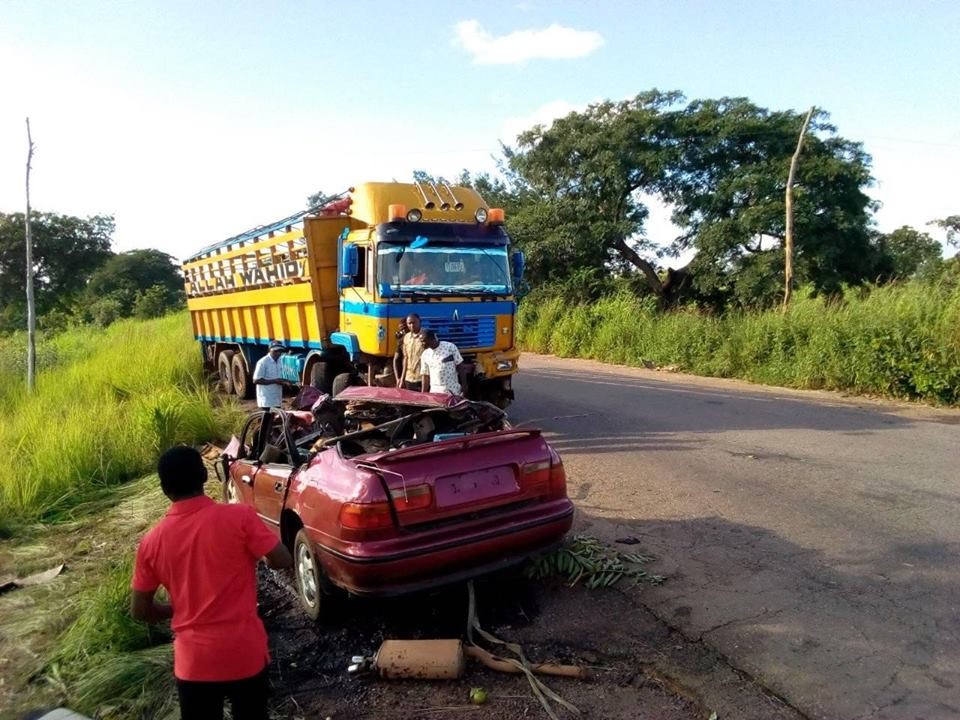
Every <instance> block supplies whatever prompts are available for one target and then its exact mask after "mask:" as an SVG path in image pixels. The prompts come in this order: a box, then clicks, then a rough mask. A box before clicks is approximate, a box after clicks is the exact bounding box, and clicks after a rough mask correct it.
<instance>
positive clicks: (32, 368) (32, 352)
mask: <svg viewBox="0 0 960 720" xmlns="http://www.w3.org/2000/svg"><path fill="white" fill-rule="evenodd" d="M32 162H33V137H32V136H31V135H30V118H27V213H26V215H24V220H23V222H24V225H25V226H26V227H25V230H26V236H27V392H28V393H32V392H33V388H34V382H35V379H36V377H35V376H36V372H37V340H36V331H37V313H36V308H35V307H34V303H33V236H32V234H31V232H30V163H32Z"/></svg>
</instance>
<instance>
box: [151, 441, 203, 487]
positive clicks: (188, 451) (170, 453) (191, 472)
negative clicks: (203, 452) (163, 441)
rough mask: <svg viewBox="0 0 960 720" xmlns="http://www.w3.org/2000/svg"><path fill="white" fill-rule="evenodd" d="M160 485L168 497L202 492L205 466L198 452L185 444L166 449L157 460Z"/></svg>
mask: <svg viewBox="0 0 960 720" xmlns="http://www.w3.org/2000/svg"><path fill="white" fill-rule="evenodd" d="M157 474H158V475H159V476H160V487H161V488H162V489H163V494H164V495H166V496H167V497H169V498H181V497H189V496H191V495H197V494H199V493H201V492H203V484H204V483H205V482H206V481H207V468H206V466H205V465H204V464H203V458H202V457H200V453H198V452H197V451H196V450H194V449H193V448H192V447H188V446H187V445H178V446H177V447H172V448H170V449H169V450H167V451H166V452H165V453H163V455H161V456H160V460H158V461H157Z"/></svg>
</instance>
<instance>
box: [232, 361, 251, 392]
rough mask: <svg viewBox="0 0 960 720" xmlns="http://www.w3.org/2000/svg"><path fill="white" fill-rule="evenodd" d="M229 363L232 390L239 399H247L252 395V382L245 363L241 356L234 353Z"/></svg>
mask: <svg viewBox="0 0 960 720" xmlns="http://www.w3.org/2000/svg"><path fill="white" fill-rule="evenodd" d="M230 364H231V366H232V368H233V392H234V393H235V394H236V396H237V397H238V398H240V399H241V400H249V399H250V397H251V396H252V395H253V393H252V392H251V391H252V390H253V383H252V382H250V378H249V377H248V376H247V364H246V363H245V362H244V361H243V356H242V355H239V354H235V355H234V356H233V359H232V360H231V361H230Z"/></svg>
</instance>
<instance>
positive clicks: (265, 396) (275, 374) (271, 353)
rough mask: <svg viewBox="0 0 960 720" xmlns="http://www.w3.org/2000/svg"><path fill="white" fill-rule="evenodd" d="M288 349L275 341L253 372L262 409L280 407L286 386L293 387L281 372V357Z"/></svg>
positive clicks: (258, 402) (258, 403)
mask: <svg viewBox="0 0 960 720" xmlns="http://www.w3.org/2000/svg"><path fill="white" fill-rule="evenodd" d="M285 349H286V348H284V347H283V343H280V342H277V341H276V340H274V341H273V342H271V343H270V348H269V349H268V350H267V354H266V355H264V356H263V357H262V358H260V360H259V362H257V366H256V368H254V371H253V384H254V385H255V386H256V388H257V406H258V407H260V408H262V409H264V410H265V409H267V408H272V407H277V408H278V407H280V405H281V403H282V402H283V388H284V386H289V385H292V384H293V383H291V382H290V381H289V380H284V379H283V375H282V373H281V372H280V356H281V355H282V354H283V351H284V350H285Z"/></svg>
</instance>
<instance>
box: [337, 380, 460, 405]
mask: <svg viewBox="0 0 960 720" xmlns="http://www.w3.org/2000/svg"><path fill="white" fill-rule="evenodd" d="M334 400H336V401H337V402H374V403H384V404H387V405H411V406H414V407H436V408H442V407H453V406H454V405H458V404H459V403H461V402H463V399H462V398H459V397H456V396H455V395H450V394H449V393H422V392H416V391H415V390H402V389H400V388H391V387H370V386H368V385H353V386H351V387H348V388H344V389H343V390H341V391H340V393H339V394H338V395H337V396H336V397H335V398H334Z"/></svg>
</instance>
